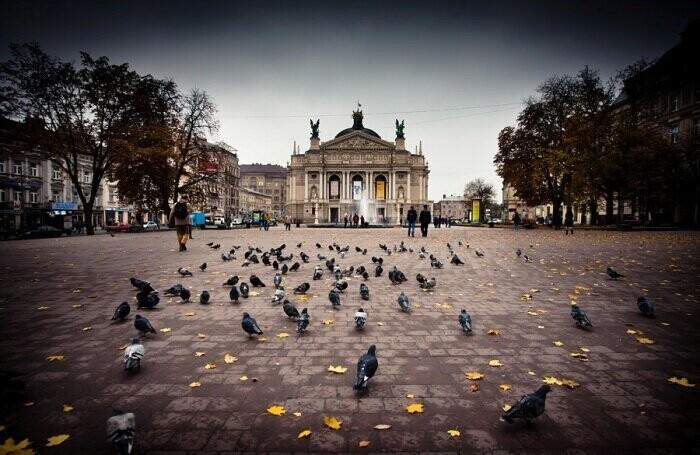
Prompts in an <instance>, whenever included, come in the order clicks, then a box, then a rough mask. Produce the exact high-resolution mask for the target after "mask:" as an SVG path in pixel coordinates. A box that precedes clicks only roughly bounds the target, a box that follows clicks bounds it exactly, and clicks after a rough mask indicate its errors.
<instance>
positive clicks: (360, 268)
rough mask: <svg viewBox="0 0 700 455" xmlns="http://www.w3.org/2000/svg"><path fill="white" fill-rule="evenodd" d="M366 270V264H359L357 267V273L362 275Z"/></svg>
mask: <svg viewBox="0 0 700 455" xmlns="http://www.w3.org/2000/svg"><path fill="white" fill-rule="evenodd" d="M365 270H366V269H365V266H364V265H361V266H359V267H358V268H357V269H355V274H356V275H362V274H363V273H365Z"/></svg>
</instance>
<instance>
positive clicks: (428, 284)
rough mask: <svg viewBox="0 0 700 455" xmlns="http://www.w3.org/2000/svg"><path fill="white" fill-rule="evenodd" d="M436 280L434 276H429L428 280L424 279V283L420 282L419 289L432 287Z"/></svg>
mask: <svg viewBox="0 0 700 455" xmlns="http://www.w3.org/2000/svg"><path fill="white" fill-rule="evenodd" d="M436 284H437V282H436V281H435V278H430V279H428V280H425V282H424V283H421V285H420V288H421V289H433V288H434V287H435V285H436Z"/></svg>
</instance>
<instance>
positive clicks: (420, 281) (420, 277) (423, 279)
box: [416, 273, 428, 284]
mask: <svg viewBox="0 0 700 455" xmlns="http://www.w3.org/2000/svg"><path fill="white" fill-rule="evenodd" d="M416 281H417V282H418V284H423V283H425V282H426V281H428V279H427V278H426V277H424V276H423V275H422V274H420V273H419V274H417V275H416Z"/></svg>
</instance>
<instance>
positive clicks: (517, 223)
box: [513, 210, 521, 232]
mask: <svg viewBox="0 0 700 455" xmlns="http://www.w3.org/2000/svg"><path fill="white" fill-rule="evenodd" d="M520 221H521V220H520V214H519V213H518V211H517V210H516V211H515V213H514V214H513V230H514V231H515V232H518V229H519V228H520Z"/></svg>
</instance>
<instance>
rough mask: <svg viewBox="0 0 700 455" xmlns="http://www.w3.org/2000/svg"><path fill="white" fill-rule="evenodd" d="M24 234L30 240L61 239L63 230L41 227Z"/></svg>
mask: <svg viewBox="0 0 700 455" xmlns="http://www.w3.org/2000/svg"><path fill="white" fill-rule="evenodd" d="M24 234H25V236H27V237H29V238H39V237H60V236H61V235H63V230H62V229H58V228H55V227H53V226H39V227H38V228H36V229H32V230H29V231H26V232H25V233H24Z"/></svg>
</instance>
